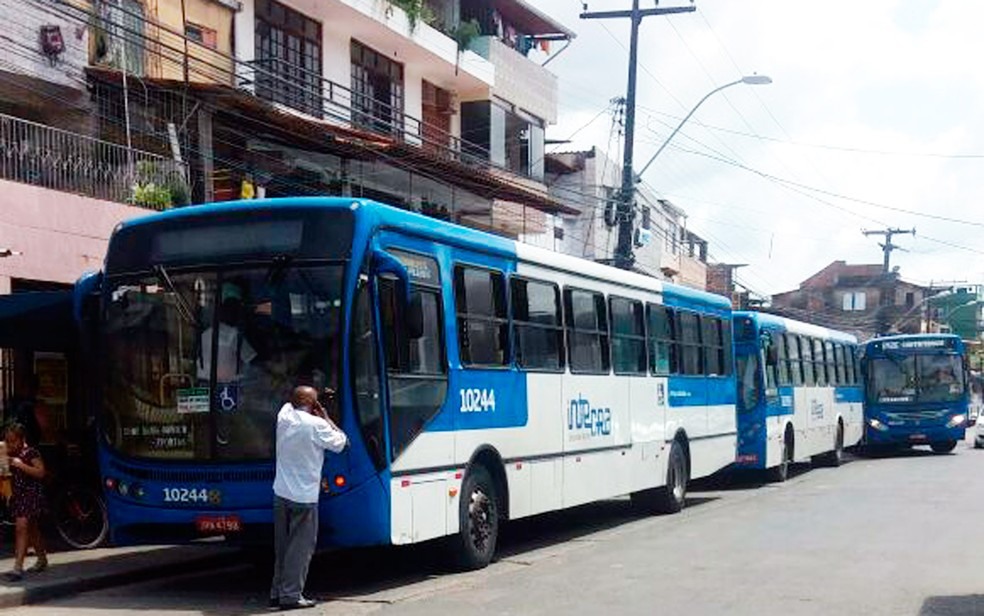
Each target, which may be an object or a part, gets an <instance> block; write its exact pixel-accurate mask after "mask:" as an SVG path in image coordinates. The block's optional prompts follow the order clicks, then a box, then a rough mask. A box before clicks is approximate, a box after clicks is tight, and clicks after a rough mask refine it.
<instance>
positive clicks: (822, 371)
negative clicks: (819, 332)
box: [813, 338, 828, 387]
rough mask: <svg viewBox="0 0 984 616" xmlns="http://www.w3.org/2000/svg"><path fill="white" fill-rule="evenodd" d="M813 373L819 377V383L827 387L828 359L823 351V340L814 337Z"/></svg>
mask: <svg viewBox="0 0 984 616" xmlns="http://www.w3.org/2000/svg"><path fill="white" fill-rule="evenodd" d="M813 373H814V374H815V375H816V377H817V385H819V386H820V387H826V385H827V381H828V379H827V360H826V358H825V357H824V352H823V340H820V339H818V338H814V339H813Z"/></svg>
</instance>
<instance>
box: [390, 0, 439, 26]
mask: <svg viewBox="0 0 984 616" xmlns="http://www.w3.org/2000/svg"><path fill="white" fill-rule="evenodd" d="M389 2H390V4H392V5H395V6H398V7H400V8H401V9H403V12H404V13H406V14H407V19H409V20H410V29H411V30H416V29H417V24H418V23H420V22H421V21H422V22H424V23H426V24H433V23H434V22H435V21H437V17H436V16H435V15H434V12H433V11H431V10H430V7H429V6H427V5H426V4H425V3H424V0H389Z"/></svg>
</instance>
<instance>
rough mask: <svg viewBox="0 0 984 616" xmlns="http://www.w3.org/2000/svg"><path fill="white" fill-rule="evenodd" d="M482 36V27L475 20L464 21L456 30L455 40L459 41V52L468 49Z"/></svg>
mask: <svg viewBox="0 0 984 616" xmlns="http://www.w3.org/2000/svg"><path fill="white" fill-rule="evenodd" d="M481 34H482V27H481V26H480V25H479V23H478V21H477V20H475V19H470V20H468V21H463V22H461V23H460V24H458V27H457V28H455V30H454V40H456V41H458V51H464V50H466V49H468V46H469V45H471V42H472V41H473V40H475V39H476V38H478V36H479V35H481Z"/></svg>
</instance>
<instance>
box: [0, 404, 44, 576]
mask: <svg viewBox="0 0 984 616" xmlns="http://www.w3.org/2000/svg"><path fill="white" fill-rule="evenodd" d="M24 435H25V430H24V426H22V425H21V424H16V423H15V424H11V425H10V426H7V429H6V430H5V431H4V440H5V441H6V444H7V455H8V456H9V466H10V473H11V475H12V480H13V481H12V483H13V487H12V493H11V496H10V514H11V517H13V518H14V522H15V528H16V538H15V542H14V568H13V570H11V571H10V572H8V573H6V574H5V575H4V579H6V580H7V581H8V582H18V581H20V580H21V579H22V578H23V577H24V558H25V557H26V556H27V548H28V547H29V545H30V546H34V553H35V554H36V555H37V557H38V561H37V562H36V563H35V564H34V566H33V567H31V569H30V570H31V571H32V572H40V571H44V570H45V569H47V568H48V554H47V552H46V551H45V549H44V540H43V539H42V537H41V528H40V525H39V521H40V519H41V516H42V515H44V513H45V512H46V511H47V503H46V502H45V498H44V483H43V482H42V480H43V479H44V462H43V461H42V460H41V454H40V453H39V452H38V450H37V449H35V448H33V447H31V446H30V445H28V444H27V442H26V440H25V436H24Z"/></svg>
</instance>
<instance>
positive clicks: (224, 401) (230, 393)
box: [215, 383, 239, 413]
mask: <svg viewBox="0 0 984 616" xmlns="http://www.w3.org/2000/svg"><path fill="white" fill-rule="evenodd" d="M215 405H216V406H217V407H218V409H219V410H220V411H222V412H223V413H232V412H233V411H235V410H237V409H238V408H239V386H238V385H233V384H228V383H219V385H218V387H217V390H216V392H215Z"/></svg>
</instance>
